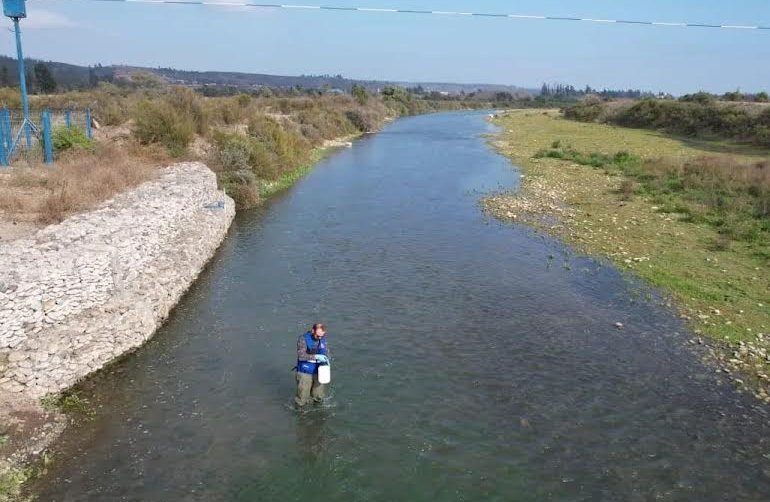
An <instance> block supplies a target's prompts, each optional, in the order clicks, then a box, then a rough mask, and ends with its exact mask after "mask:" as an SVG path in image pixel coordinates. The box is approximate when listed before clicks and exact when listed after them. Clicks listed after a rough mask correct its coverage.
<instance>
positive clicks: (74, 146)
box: [51, 127, 96, 153]
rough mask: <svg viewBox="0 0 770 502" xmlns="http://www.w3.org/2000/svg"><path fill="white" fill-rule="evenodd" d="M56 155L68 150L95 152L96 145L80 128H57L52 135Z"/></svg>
mask: <svg viewBox="0 0 770 502" xmlns="http://www.w3.org/2000/svg"><path fill="white" fill-rule="evenodd" d="M51 137H52V140H53V149H54V152H55V153H61V152H65V151H67V150H93V149H94V147H95V146H96V143H95V142H94V141H92V140H90V139H88V136H87V135H86V133H85V131H83V129H81V128H79V127H55V128H54V130H53V133H51Z"/></svg>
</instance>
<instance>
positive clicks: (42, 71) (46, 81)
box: [34, 63, 56, 94]
mask: <svg viewBox="0 0 770 502" xmlns="http://www.w3.org/2000/svg"><path fill="white" fill-rule="evenodd" d="M34 72H35V80H36V81H37V85H38V87H39V88H40V91H41V92H43V93H44V94H50V93H52V92H54V91H56V79H54V78H53V75H52V74H51V70H49V69H48V66H47V65H46V64H45V63H37V64H35V70H34Z"/></svg>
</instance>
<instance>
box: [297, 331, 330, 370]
mask: <svg viewBox="0 0 770 502" xmlns="http://www.w3.org/2000/svg"><path fill="white" fill-rule="evenodd" d="M303 337H304V339H305V347H306V354H307V355H318V354H321V355H324V356H328V354H329V352H328V348H327V346H326V337H325V336H324V337H321V339H320V340H316V339H315V338H313V334H312V333H311V332H310V331H308V332H307V333H305V334H304V335H302V336H301V337H300V341H301V340H302V338H303ZM297 345H300V343H297ZM300 346H301V345H300ZM298 355H299V354H298ZM297 371H299V372H300V373H307V374H308V375H314V374H316V373H318V363H314V362H311V361H303V360H302V359H297Z"/></svg>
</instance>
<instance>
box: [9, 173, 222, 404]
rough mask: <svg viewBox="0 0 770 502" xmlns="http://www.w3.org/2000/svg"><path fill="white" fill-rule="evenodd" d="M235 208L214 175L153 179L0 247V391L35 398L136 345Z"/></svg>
mask: <svg viewBox="0 0 770 502" xmlns="http://www.w3.org/2000/svg"><path fill="white" fill-rule="evenodd" d="M234 214H235V206H234V203H233V201H232V199H230V198H229V197H227V196H226V195H225V194H224V193H223V192H221V191H219V190H217V182H216V177H215V175H214V173H213V172H211V171H210V170H209V169H208V168H207V167H206V166H205V165H203V164H201V163H182V164H177V165H174V166H171V167H168V168H166V169H164V170H162V171H161V174H160V176H159V177H158V179H156V180H154V181H150V182H147V183H144V184H142V185H140V186H138V187H136V188H135V189H133V190H131V191H128V192H125V193H123V194H120V195H118V196H116V197H115V198H113V199H111V200H109V201H107V202H105V203H103V204H101V205H100V206H99V207H97V208H96V209H95V210H93V211H90V212H88V213H83V214H79V215H76V216H72V217H70V218H68V219H67V220H65V221H64V222H62V223H61V224H58V225H53V226H50V227H47V228H45V229H43V230H41V231H39V232H38V233H37V234H35V235H34V236H33V237H31V238H28V239H22V240H17V241H13V242H11V243H8V244H5V245H2V246H0V394H4V395H6V397H8V394H13V393H15V394H19V393H21V394H23V395H24V396H25V397H32V398H39V397H41V396H44V395H46V394H49V393H53V392H59V391H62V390H64V389H66V388H68V387H70V386H72V385H73V384H74V383H75V382H77V381H78V380H79V379H81V378H82V377H84V376H86V375H88V374H89V373H91V372H93V371H96V370H98V369H99V368H101V367H103V366H104V365H105V364H107V363H109V362H110V361H112V360H114V359H115V358H117V357H119V356H120V355H122V354H124V353H126V352H127V351H129V350H131V349H134V348H136V347H138V346H140V345H142V344H143V343H144V342H145V341H146V340H147V339H148V338H150V337H151V336H152V334H153V333H154V332H155V330H156V329H157V328H158V327H159V326H160V324H161V323H162V322H163V321H164V319H165V318H166V317H167V316H168V314H169V311H170V310H171V309H172V308H173V307H174V305H175V304H176V303H177V301H178V300H179V299H180V297H181V296H182V295H183V294H184V292H185V291H186V290H187V288H188V287H189V286H190V285H191V284H192V282H193V281H194V280H195V278H196V277H197V276H198V273H199V272H200V271H201V270H202V269H203V267H204V266H205V264H206V262H207V261H208V260H209V259H210V258H211V257H212V255H213V254H214V252H215V251H216V249H217V248H218V247H219V245H220V243H221V242H222V240H223V239H224V237H225V235H226V233H227V230H228V228H229V226H230V223H231V222H232V219H233V216H234Z"/></svg>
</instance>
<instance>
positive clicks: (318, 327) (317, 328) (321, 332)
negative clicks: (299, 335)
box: [312, 322, 326, 340]
mask: <svg viewBox="0 0 770 502" xmlns="http://www.w3.org/2000/svg"><path fill="white" fill-rule="evenodd" d="M312 332H313V337H314V338H315V339H316V340H318V339H319V338H322V337H324V336H325V335H326V326H324V325H323V324H322V323H320V322H319V323H316V324H313V331H312Z"/></svg>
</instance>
